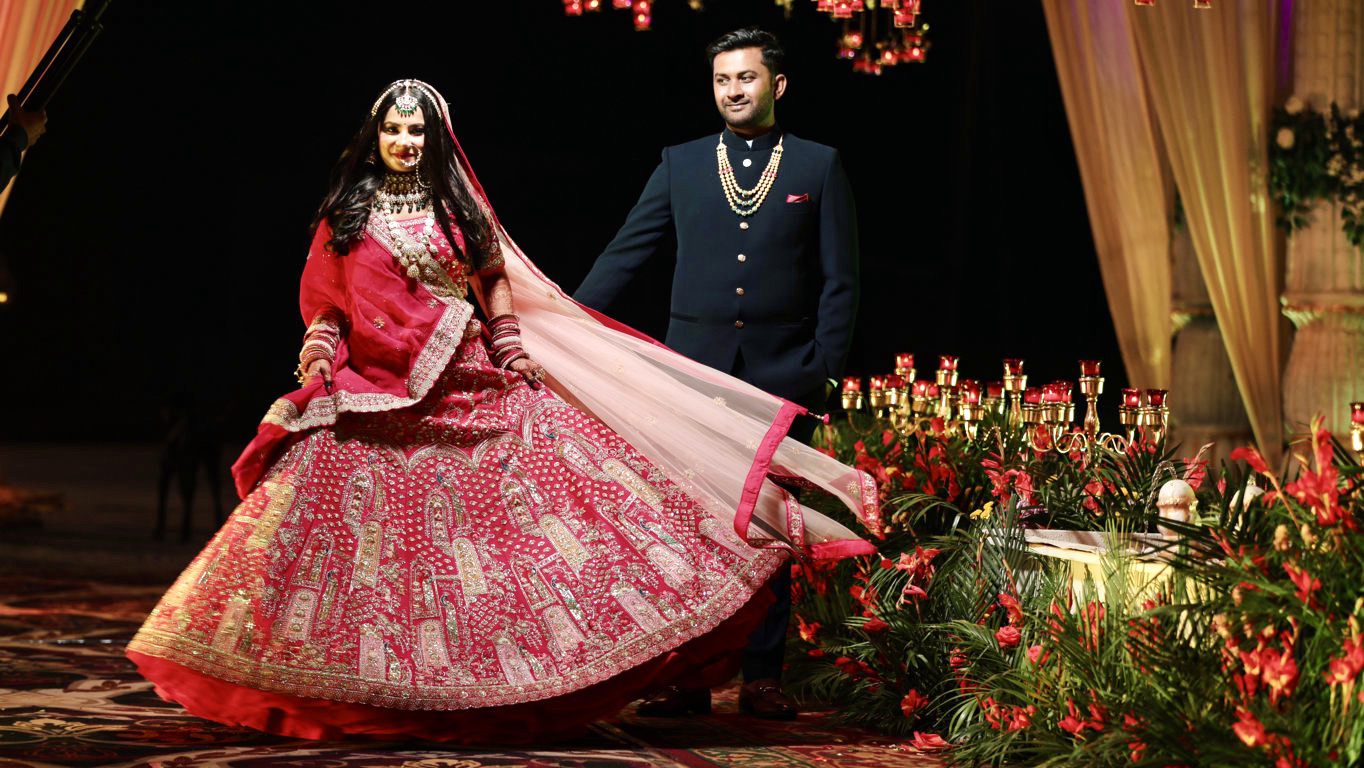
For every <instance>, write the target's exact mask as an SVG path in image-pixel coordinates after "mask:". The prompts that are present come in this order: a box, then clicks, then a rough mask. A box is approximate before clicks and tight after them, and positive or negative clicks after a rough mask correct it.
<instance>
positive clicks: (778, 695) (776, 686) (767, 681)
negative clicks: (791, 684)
mask: <svg viewBox="0 0 1364 768" xmlns="http://www.w3.org/2000/svg"><path fill="white" fill-rule="evenodd" d="M739 711H740V712H743V713H745V714H749V715H753V716H754V717H761V718H763V719H764V720H795V719H796V705H795V704H792V703H791V700H790V699H788V698H786V694H784V693H782V691H781V683H779V682H777V681H776V680H773V679H772V678H770V677H765V678H763V679H761V680H754V681H753V682H751V683H744V684H743V686H741V687H740V688H739Z"/></svg>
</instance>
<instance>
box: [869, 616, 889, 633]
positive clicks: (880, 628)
mask: <svg viewBox="0 0 1364 768" xmlns="http://www.w3.org/2000/svg"><path fill="white" fill-rule="evenodd" d="M889 628H890V625H889V624H887V623H885V622H884V621H881V620H880V619H871V620H869V621H868V622H867V623H865V624H863V625H862V631H863V632H885V631H886V630H887V629H889Z"/></svg>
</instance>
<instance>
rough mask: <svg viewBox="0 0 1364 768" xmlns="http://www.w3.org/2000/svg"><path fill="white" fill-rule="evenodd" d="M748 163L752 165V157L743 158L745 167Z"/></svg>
mask: <svg viewBox="0 0 1364 768" xmlns="http://www.w3.org/2000/svg"><path fill="white" fill-rule="evenodd" d="M750 165H753V158H751V157H745V158H744V167H745V168H747V167H749V166H750Z"/></svg>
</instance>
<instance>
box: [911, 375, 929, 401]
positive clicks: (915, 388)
mask: <svg viewBox="0 0 1364 768" xmlns="http://www.w3.org/2000/svg"><path fill="white" fill-rule="evenodd" d="M910 394H912V395H914V396H915V397H927V396H928V382H927V381H925V380H923V379H919V380H918V381H916V382H914V384H913V385H912V387H911V389H910Z"/></svg>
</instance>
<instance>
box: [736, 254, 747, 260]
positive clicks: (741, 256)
mask: <svg viewBox="0 0 1364 768" xmlns="http://www.w3.org/2000/svg"><path fill="white" fill-rule="evenodd" d="M738 258H739V261H748V257H747V256H745V255H744V254H742V253H741V254H739V256H738Z"/></svg>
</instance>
